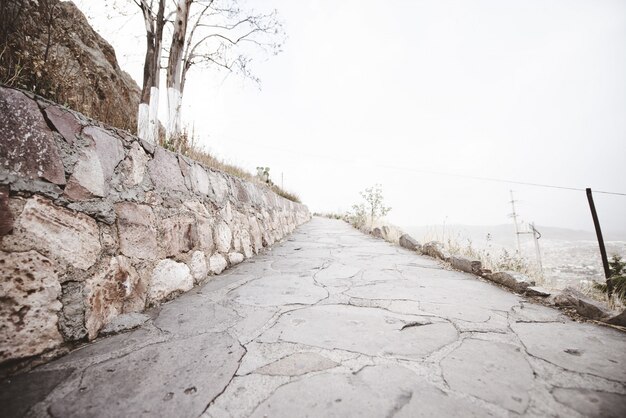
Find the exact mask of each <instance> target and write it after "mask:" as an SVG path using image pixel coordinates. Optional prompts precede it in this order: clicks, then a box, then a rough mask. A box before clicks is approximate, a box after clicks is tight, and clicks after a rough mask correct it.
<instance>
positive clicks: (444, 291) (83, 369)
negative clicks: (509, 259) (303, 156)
mask: <svg viewBox="0 0 626 418" xmlns="http://www.w3.org/2000/svg"><path fill="white" fill-rule="evenodd" d="M0 405H2V406H1V408H2V409H3V411H2V414H1V415H2V416H22V415H26V416H43V417H46V416H53V417H96V416H97V417H122V416H127V417H136V416H163V417H194V418H195V417H199V416H202V417H204V418H209V417H214V418H222V417H247V416H253V417H266V416H267V417H289V418H292V417H301V416H311V417H335V416H337V417H346V416H354V417H392V416H393V417H422V416H424V417H446V416H463V417H484V416H517V415H522V416H563V417H581V416H602V417H611V416H615V417H624V416H626V334H625V333H621V332H619V331H616V330H614V329H611V328H606V327H601V326H597V325H593V324H580V323H576V322H573V321H571V320H569V319H568V318H567V317H565V316H564V315H562V314H561V313H560V312H559V311H556V310H553V309H550V308H546V307H543V306H541V305H537V304H533V303H531V302H528V301H526V300H525V299H524V298H522V297H520V296H517V295H515V294H512V293H509V292H507V291H505V290H502V289H500V288H498V287H496V286H494V285H493V284H490V283H486V282H483V281H481V280H480V279H478V278H476V277H474V276H471V275H468V274H465V273H459V272H455V271H449V270H446V269H444V268H443V267H442V266H441V265H440V264H439V263H438V262H436V261H434V260H433V259H430V258H427V257H421V256H418V255H416V254H414V253H411V252H409V251H406V250H404V249H402V248H398V247H394V246H392V245H390V244H388V243H386V242H383V241H381V240H376V239H373V238H371V237H368V236H365V235H363V234H361V233H360V232H358V231H356V230H354V229H352V228H351V227H349V226H348V225H346V224H344V223H342V222H340V221H333V220H327V219H319V218H315V219H313V220H312V221H311V222H309V223H308V224H305V225H303V226H301V227H300V228H298V230H297V231H296V233H295V234H294V235H293V236H292V237H291V238H289V240H288V241H286V242H285V243H283V244H281V245H278V246H276V247H275V248H274V249H273V250H272V251H270V252H269V253H267V254H265V255H261V256H258V257H255V258H253V259H252V260H249V261H247V262H245V263H243V264H241V265H239V266H237V267H235V268H233V269H232V270H230V271H228V272H226V273H225V274H223V275H221V276H217V277H215V278H214V279H213V280H211V281H209V282H208V283H207V284H206V285H204V286H202V287H200V288H198V289H195V290H193V291H191V292H190V293H188V294H185V295H183V296H181V297H180V298H178V299H176V300H173V301H171V302H169V303H167V304H165V305H163V306H161V308H160V309H159V310H158V312H154V313H153V318H152V319H151V320H149V321H148V322H146V323H145V324H144V325H143V326H141V327H140V328H138V329H136V330H134V331H130V332H127V333H124V334H118V335H115V336H112V337H109V338H102V339H100V340H98V341H96V342H94V343H92V344H89V345H87V346H85V347H83V348H81V349H78V350H75V351H73V352H72V353H70V354H69V355H67V356H65V357H62V358H60V359H58V360H56V361H54V362H51V363H48V364H46V365H44V366H41V367H38V368H36V369H34V370H33V371H31V372H30V373H27V374H23V375H20V376H17V377H14V378H12V379H11V381H10V382H8V381H4V382H3V383H2V386H1V387H0Z"/></svg>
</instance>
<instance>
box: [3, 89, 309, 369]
mask: <svg viewBox="0 0 626 418" xmlns="http://www.w3.org/2000/svg"><path fill="white" fill-rule="evenodd" d="M0 214H1V216H0V275H1V277H2V281H1V282H0V363H6V362H7V361H10V360H18V359H23V358H26V357H30V356H36V355H40V354H42V353H45V352H48V351H50V350H55V349H57V348H58V347H60V346H62V345H63V344H64V343H65V342H71V341H77V340H82V339H93V338H95V337H96V336H97V335H98V333H99V331H100V330H102V328H103V327H104V326H105V325H107V324H108V323H109V322H111V321H112V320H113V319H114V318H115V317H117V316H118V315H121V314H124V313H129V312H140V311H143V310H144V309H145V308H146V307H148V306H151V305H155V304H158V303H160V302H162V301H164V300H166V299H169V298H172V297H174V296H175V295H177V294H179V293H181V292H185V291H188V290H190V289H191V288H192V287H193V286H194V285H195V284H198V283H201V282H203V281H206V280H207V279H208V278H210V276H211V275H213V274H219V273H221V272H222V271H223V270H224V269H225V268H227V267H228V266H232V265H234V264H237V263H240V262H241V261H243V260H244V259H245V258H248V257H252V256H253V255H254V254H256V253H258V252H259V251H260V250H261V249H262V248H263V247H267V246H270V245H272V244H273V243H274V242H276V241H278V240H280V239H282V238H283V237H285V236H286V235H287V234H289V233H290V232H292V231H293V230H294V228H295V227H296V226H297V225H300V224H302V223H304V222H306V221H307V220H309V219H310V215H309V211H308V209H307V207H306V206H304V205H302V204H298V203H294V202H291V201H289V200H286V199H284V198H282V197H280V196H278V195H276V194H275V193H274V192H272V191H271V190H270V189H269V188H268V187H266V186H265V185H263V184H256V183H253V182H250V181H244V180H241V179H239V178H235V177H233V176H230V175H228V174H225V173H222V172H220V171H216V170H213V169H209V168H206V167H204V166H202V165H200V164H198V163H196V162H194V161H192V160H190V159H188V158H186V157H183V156H181V155H177V154H174V153H172V152H169V151H167V150H165V149H163V148H159V147H154V146H153V145H151V144H148V143H146V142H143V141H141V140H139V139H138V138H136V137H134V136H132V135H130V134H128V133H127V132H123V131H119V130H115V129H112V128H107V127H104V126H102V125H100V124H98V123H97V122H94V121H92V120H88V119H87V118H85V117H84V116H82V115H80V114H77V113H74V112H70V111H68V110H66V109H64V108H62V107H60V106H58V105H56V104H53V103H50V102H47V101H43V100H41V99H39V98H35V97H33V96H30V95H29V94H28V93H24V92H21V91H18V90H14V89H8V88H3V87H0Z"/></svg>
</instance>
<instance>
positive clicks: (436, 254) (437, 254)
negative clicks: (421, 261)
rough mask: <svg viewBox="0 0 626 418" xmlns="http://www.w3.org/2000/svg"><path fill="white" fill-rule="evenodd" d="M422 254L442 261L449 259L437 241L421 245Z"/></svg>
mask: <svg viewBox="0 0 626 418" xmlns="http://www.w3.org/2000/svg"><path fill="white" fill-rule="evenodd" d="M422 254H425V255H429V256H431V257H433V258H438V259H440V260H443V261H448V259H449V258H450V256H449V255H448V253H447V252H446V251H445V250H444V249H443V244H442V243H440V242H438V241H430V242H427V243H426V244H424V245H422Z"/></svg>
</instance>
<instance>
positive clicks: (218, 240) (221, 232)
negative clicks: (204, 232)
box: [213, 221, 233, 254]
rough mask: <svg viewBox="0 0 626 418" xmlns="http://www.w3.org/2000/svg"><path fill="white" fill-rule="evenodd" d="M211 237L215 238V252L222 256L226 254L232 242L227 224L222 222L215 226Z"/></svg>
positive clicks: (231, 234) (231, 235)
mask: <svg viewBox="0 0 626 418" xmlns="http://www.w3.org/2000/svg"><path fill="white" fill-rule="evenodd" d="M213 235H214V237H215V246H216V247H217V251H219V252H220V253H223V254H228V252H229V251H230V248H231V242H232V240H233V233H232V231H231V230H230V228H229V227H228V224H226V222H224V221H220V222H219V223H218V224H217V225H215V230H214V231H213Z"/></svg>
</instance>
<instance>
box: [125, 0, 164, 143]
mask: <svg viewBox="0 0 626 418" xmlns="http://www.w3.org/2000/svg"><path fill="white" fill-rule="evenodd" d="M133 2H134V3H135V4H136V5H137V6H138V7H139V8H140V9H141V13H142V16H143V20H144V24H145V28H146V56H145V61H144V67H143V86H142V90H141V101H140V102H139V109H138V111H137V136H139V137H140V138H143V139H145V140H147V141H149V142H152V143H156V142H157V139H158V134H159V119H158V112H159V84H160V83H159V80H160V70H161V53H162V51H163V28H164V26H165V0H157V1H156V2H155V1H154V0H150V1H148V0H133ZM155 3H156V4H155Z"/></svg>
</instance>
